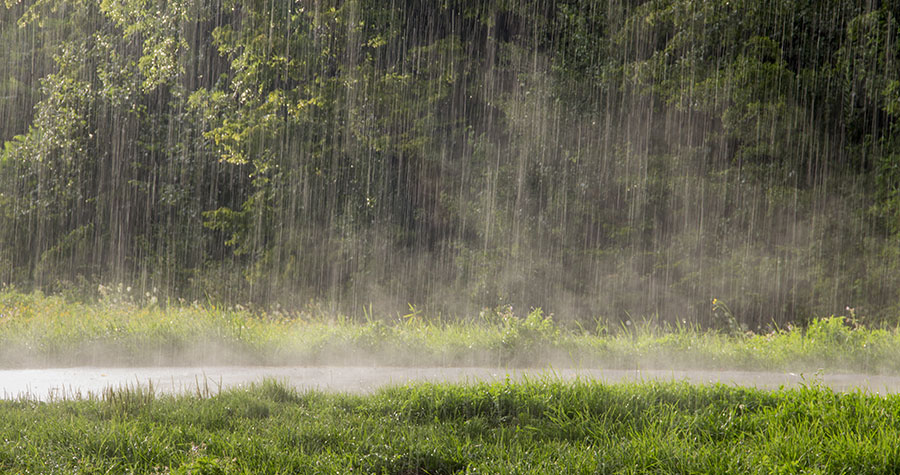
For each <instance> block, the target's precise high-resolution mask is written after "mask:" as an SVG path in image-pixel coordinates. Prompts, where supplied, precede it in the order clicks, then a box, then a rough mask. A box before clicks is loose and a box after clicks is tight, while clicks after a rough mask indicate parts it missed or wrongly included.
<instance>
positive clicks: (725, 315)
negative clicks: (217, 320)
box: [0, 0, 900, 330]
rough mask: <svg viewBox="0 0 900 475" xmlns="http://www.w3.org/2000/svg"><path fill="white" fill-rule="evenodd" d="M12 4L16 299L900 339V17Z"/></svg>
mask: <svg viewBox="0 0 900 475" xmlns="http://www.w3.org/2000/svg"><path fill="white" fill-rule="evenodd" d="M3 1H4V2H5V3H0V45H2V47H0V71H2V74H0V141H2V142H3V148H2V155H0V284H5V285H15V286H16V287H18V288H23V289H32V288H37V289H42V290H44V291H48V292H73V291H79V292H87V291H90V289H93V290H94V291H95V292H96V289H97V286H98V284H106V285H109V284H116V283H124V285H127V286H131V287H133V289H134V290H133V292H134V293H135V294H137V295H146V294H147V293H154V297H155V296H157V295H158V296H159V298H160V301H162V302H165V301H166V300H171V299H179V298H184V299H187V300H195V299H196V300H201V301H205V300H209V301H214V302H222V301H227V302H240V303H245V304H246V303H251V304H253V305H258V306H261V307H266V306H272V305H280V306H284V307H295V308H296V307H299V306H304V305H324V306H327V307H328V308H332V309H338V310H340V311H344V312H348V313H350V314H354V315H356V314H360V315H361V314H362V309H363V308H367V312H371V311H373V309H374V311H375V312H382V313H390V312H396V311H402V310H404V309H406V310H407V311H408V309H409V308H410V307H409V306H412V308H414V309H415V311H420V310H422V311H427V312H429V313H431V314H438V313H440V314H443V315H446V316H460V317H463V316H467V315H473V314H477V312H478V310H479V309H481V308H483V307H496V306H498V305H512V306H513V307H514V308H516V309H523V310H524V309H527V308H529V307H542V308H543V309H544V311H545V312H547V313H550V312H553V313H554V314H555V316H556V318H557V319H559V320H562V321H582V322H590V321H592V320H593V319H596V318H598V317H599V318H603V319H606V320H607V321H610V322H613V323H616V322H624V321H626V320H637V321H640V320H642V319H643V320H647V319H649V320H652V321H654V322H670V323H675V322H679V323H681V322H687V323H690V324H698V325H701V326H704V327H723V326H734V325H739V326H741V328H743V329H750V330H757V329H764V328H768V326H769V325H786V324H788V323H795V324H796V323H803V322H804V321H806V320H807V319H809V318H812V317H815V316H825V315H832V314H845V315H848V316H852V317H854V318H856V319H857V320H859V321H861V322H862V323H866V324H873V325H874V324H881V323H884V324H890V325H893V324H897V323H900V41H898V40H900V2H898V1H896V0H884V1H876V0H866V1H859V0H856V1H841V0H832V1H821V0H715V1H702V2H698V1H692V0H651V1H640V0H603V1H599V0H597V1H592V0H490V1H477V2H476V1H468V0H444V1H440V2H436V1H426V0H392V1H376V0H343V1H341V0H273V1H268V2H265V1H261V0H3ZM73 289H74V290H73ZM713 299H716V300H715V303H713Z"/></svg>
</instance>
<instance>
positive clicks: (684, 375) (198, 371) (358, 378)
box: [0, 366, 900, 400]
mask: <svg viewBox="0 0 900 475" xmlns="http://www.w3.org/2000/svg"><path fill="white" fill-rule="evenodd" d="M542 377H549V378H558V379H563V380H571V379H575V378H581V379H586V380H597V381H601V382H605V383H623V382H647V381H687V382H690V383H694V384H714V383H722V384H727V385H737V386H747V387H756V388H761V389H779V388H781V387H785V388H794V387H800V386H801V385H813V384H821V385H823V386H827V387H830V388H832V389H834V390H837V391H855V390H857V389H860V390H862V391H866V392H870V393H878V394H887V393H897V392H900V377H897V376H881V375H858V374H856V375H855V374H799V373H796V374H795V373H775V372H769V373H763V372H746V371H675V370H613V369H499V368H407V367H265V366H212V367H202V368H201V367H148V368H102V367H76V368H42V369H15V370H0V397H2V398H4V399H13V398H18V397H28V398H32V399H41V400H49V399H59V398H71V397H78V396H87V395H88V394H89V393H93V394H99V393H101V392H102V391H103V390H104V389H107V388H110V387H113V388H118V387H136V386H141V387H147V386H149V385H152V387H153V389H154V391H156V392H157V393H167V394H168V393H184V392H187V393H194V394H196V393H198V392H199V393H201V394H215V393H217V392H219V391H220V390H222V389H228V388H234V387H240V386H244V385H248V384H252V383H258V382H261V381H263V380H265V379H274V380H277V381H282V382H285V383H287V384H288V385H290V386H293V387H295V388H298V389H300V390H303V389H317V390H324V391H342V392H353V393H367V392H371V391H374V390H376V389H378V388H381V387H384V386H388V385H396V384H405V383H411V382H454V383H475V382H482V381H484V382H492V381H504V380H506V379H507V378H509V379H510V380H519V379H522V378H530V379H535V378H542Z"/></svg>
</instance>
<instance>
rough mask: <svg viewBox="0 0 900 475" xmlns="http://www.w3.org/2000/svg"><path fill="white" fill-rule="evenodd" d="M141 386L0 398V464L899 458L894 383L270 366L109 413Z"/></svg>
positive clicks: (545, 463) (378, 468) (563, 463)
mask: <svg viewBox="0 0 900 475" xmlns="http://www.w3.org/2000/svg"><path fill="white" fill-rule="evenodd" d="M129 392H131V393H134V394H128V393H129ZM145 394H146V392H145V391H144V390H141V389H131V390H120V391H119V392H118V393H116V394H113V395H107V396H111V397H101V398H86V399H78V400H67V401H54V402H51V403H36V402H34V401H29V400H20V401H2V402H0V430H2V431H3V433H4V434H5V435H6V439H5V443H4V444H3V445H0V460H2V462H0V463H2V464H3V465H2V468H3V469H4V470H8V471H17V472H47V471H52V470H60V471H75V470H84V469H91V470H96V471H115V470H124V471H132V472H143V473H152V472H170V473H209V474H213V473H243V472H261V471H262V472H273V473H281V472H291V473H307V472H310V473H311V472H316V473H321V472H326V473H342V472H349V471H353V472H364V473H459V472H464V471H471V472H479V473H505V472H517V473H519V472H522V473H548V472H560V471H562V472H581V471H584V472H591V473H593V472H603V473H607V472H609V473H619V472H629V473H659V472H665V473H675V472H678V473H684V472H689V473H757V472H766V473H772V472H774V473H777V472H786V473H793V472H796V471H800V470H816V471H820V472H823V473H843V472H854V473H891V472H893V471H895V469H896V468H897V466H898V463H900V461H898V460H900V453H898V450H897V447H896V444H895V443H894V441H895V440H896V438H897V436H898V434H897V432H898V427H897V422H896V420H895V419H894V416H893V415H894V414H896V413H897V412H898V404H900V403H898V398H897V397H896V396H893V395H888V396H878V395H870V394H866V393H862V392H854V393H836V392H832V391H831V390H828V389H826V388H822V387H820V386H818V385H816V384H815V383H811V384H809V385H807V386H805V387H801V388H799V389H792V390H780V391H772V392H767V391H760V390H755V389H747V388H735V387H730V386H724V385H717V386H691V385H688V384H684V383H667V384H656V383H644V384H634V385H605V384H602V383H599V382H595V381H584V380H579V381H573V382H564V381H560V380H558V379H555V378H540V379H536V380H525V381H519V382H512V381H505V382H496V383H479V384H470V385H451V384H418V385H407V386H397V387H392V388H388V389H384V390H381V391H378V392H376V393H374V394H371V395H366V396H357V395H348V394H325V393H321V392H298V391H296V390H294V389H292V388H288V387H285V386H284V385H281V384H277V383H273V382H271V381H268V382H265V383H263V384H261V385H255V386H251V387H248V388H241V389H234V390H228V391H223V392H222V393H220V394H218V395H214V396H203V395H200V396H197V395H193V396H192V395H181V396H164V395H158V396H156V397H153V398H151V399H148V400H146V401H145V402H146V403H145V404H144V405H143V406H142V410H140V411H137V412H134V413H127V414H123V415H121V416H120V417H112V418H110V417H105V416H103V415H104V414H108V413H110V412H111V411H114V410H115V409H116V408H118V407H119V406H120V405H121V401H122V400H123V399H128V400H133V399H141V398H143V397H144V395H145ZM281 395H288V396H289V397H287V399H280V398H281V397H282V396H281ZM273 396H274V397H273ZM263 407H264V408H267V410H266V411H262V412H261V411H260V409H259V408H263ZM811 429H814V430H811Z"/></svg>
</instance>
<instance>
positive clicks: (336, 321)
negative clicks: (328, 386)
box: [0, 290, 900, 374]
mask: <svg viewBox="0 0 900 475" xmlns="http://www.w3.org/2000/svg"><path fill="white" fill-rule="evenodd" d="M122 294H127V293H126V292H124V291H123V292H120V293H118V294H114V296H113V297H107V298H104V299H103V300H101V301H93V302H90V303H83V302H78V301H72V300H67V299H65V298H63V297H61V296H46V295H43V294H40V293H29V294H23V293H20V292H15V291H12V290H5V291H2V292H0V367H24V366H59V365H64V366H71V365H85V364H89V365H110V364H112V365H167V364H185V363H187V364H215V363H227V364H236V363H240V364H270V365H273V364H274V365H278V364H292V365H296V364H302V365H316V364H338V365H340V364H354V363H358V362H361V361H364V362H365V363H366V364H373V363H374V364H380V365H398V366H404V365H425V366H502V367H517V366H518V367H524V366H543V365H547V364H552V365H554V366H556V367H562V366H568V365H572V366H579V367H593V366H596V367H606V368H659V369H667V368H679V369H717V368H727V369H740V370H769V371H781V370H786V371H793V372H798V371H805V372H814V371H817V370H819V369H822V368H824V369H826V370H827V371H849V372H865V373H893V374H897V373H900V331H898V330H897V329H895V328H894V329H868V328H865V327H864V326H861V325H851V324H848V323H851V322H848V320H847V319H845V318H844V317H830V318H822V319H815V320H813V321H812V322H811V324H810V325H809V326H808V327H806V328H785V329H778V330H774V331H769V332H767V333H750V332H745V333H742V332H730V333H729V332H723V331H711V330H706V331H701V330H699V329H696V328H691V327H689V326H679V327H674V328H673V327H659V326H656V325H651V324H649V323H640V322H635V323H634V324H633V325H630V326H621V327H616V328H609V327H607V326H606V325H604V324H603V323H602V322H601V323H598V324H597V325H595V326H594V327H593V328H584V327H583V326H580V327H566V326H563V325H559V324H558V323H557V322H556V321H555V320H554V319H553V318H552V316H549V315H544V314H543V313H542V312H541V311H540V310H534V311H531V312H529V313H527V314H517V313H516V312H513V311H512V310H511V309H499V310H494V311H490V310H487V311H485V312H482V314H481V315H478V316H475V317H473V318H468V319H460V318H456V319H446V318H444V319H442V318H438V317H430V316H427V315H422V314H421V313H420V312H418V311H416V309H414V308H413V309H411V310H410V312H409V313H408V314H407V315H394V316H382V317H376V316H372V315H368V314H367V315H366V316H365V317H363V318H357V319H353V318H349V317H344V316H340V315H332V314H327V313H325V312H317V311H305V312H296V313H285V312H281V311H274V312H268V313H264V312H251V311H248V310H246V309H243V308H241V307H239V306H238V307H228V308H225V307H217V306H214V305H199V304H196V303H195V304H189V303H180V304H176V305H168V306H167V307H166V308H161V307H160V306H159V305H156V304H155V303H153V302H152V301H150V302H146V301H145V302H144V303H143V304H142V305H139V304H137V303H134V302H132V301H129V300H128V299H127V298H123V297H122ZM126 296H127V295H126Z"/></svg>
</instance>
